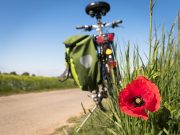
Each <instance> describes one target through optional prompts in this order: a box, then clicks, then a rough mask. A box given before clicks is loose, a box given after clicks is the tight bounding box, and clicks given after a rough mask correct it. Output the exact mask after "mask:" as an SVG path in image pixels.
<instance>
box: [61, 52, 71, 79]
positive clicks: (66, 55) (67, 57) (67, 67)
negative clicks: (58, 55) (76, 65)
mask: <svg viewBox="0 0 180 135" xmlns="http://www.w3.org/2000/svg"><path fill="white" fill-rule="evenodd" d="M65 60H66V63H67V66H66V69H65V71H64V72H63V73H62V74H61V75H60V76H59V81H61V82H64V81H66V80H67V79H68V78H69V76H70V72H71V71H70V70H71V69H70V58H69V56H68V54H67V53H65ZM64 77H66V78H64Z"/></svg>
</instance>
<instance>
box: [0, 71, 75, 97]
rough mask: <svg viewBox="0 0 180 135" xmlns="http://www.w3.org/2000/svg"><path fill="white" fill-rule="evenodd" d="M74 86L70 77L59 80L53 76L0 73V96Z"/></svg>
mask: <svg viewBox="0 0 180 135" xmlns="http://www.w3.org/2000/svg"><path fill="white" fill-rule="evenodd" d="M75 87H77V86H76V85H75V83H74V81H73V80H72V79H69V80H67V81H65V82H60V81H59V80H58V78H55V77H38V76H18V75H2V74H1V75H0V96H3V95H11V94H18V93H28V92H39V91H49V90H52V89H68V88H75Z"/></svg>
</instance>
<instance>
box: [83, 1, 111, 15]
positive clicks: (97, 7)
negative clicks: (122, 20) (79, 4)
mask: <svg viewBox="0 0 180 135" xmlns="http://www.w3.org/2000/svg"><path fill="white" fill-rule="evenodd" d="M109 10H110V5H109V4H108V3H107V2H104V1H99V2H92V3H90V4H89V5H87V6H86V8H85V11H86V13H87V14H88V15H90V16H91V17H96V18H101V16H105V15H106V13H107V12H109Z"/></svg>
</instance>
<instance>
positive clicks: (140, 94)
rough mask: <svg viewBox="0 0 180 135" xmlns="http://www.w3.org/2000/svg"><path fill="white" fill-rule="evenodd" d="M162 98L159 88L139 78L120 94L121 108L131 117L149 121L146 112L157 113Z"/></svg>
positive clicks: (143, 78) (141, 77) (145, 79)
mask: <svg viewBox="0 0 180 135" xmlns="http://www.w3.org/2000/svg"><path fill="white" fill-rule="evenodd" d="M160 98H161V97H160V94H159V90H158V87H157V86H156V85H155V84H154V83H152V82H151V81H150V80H148V79H147V78H145V77H143V76H139V77H137V78H136V79H135V80H133V81H132V82H131V83H130V84H128V85H127V86H126V88H124V89H123V90H122V91H121V92H120V93H119V108H120V110H121V111H122V112H124V113H126V114H128V115H130V116H134V117H140V118H143V119H144V120H147V119H148V115H147V113H146V110H149V111H150V112H155V111H157V110H158V109H159V107H160Z"/></svg>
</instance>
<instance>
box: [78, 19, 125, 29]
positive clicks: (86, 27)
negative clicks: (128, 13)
mask: <svg viewBox="0 0 180 135" xmlns="http://www.w3.org/2000/svg"><path fill="white" fill-rule="evenodd" d="M121 23H123V21H122V20H116V21H113V22H111V23H102V24H101V27H102V28H104V27H111V28H115V27H118V26H119V25H118V24H121ZM76 29H77V30H79V29H84V30H85V31H91V30H92V29H98V25H83V26H77V27H76Z"/></svg>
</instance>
